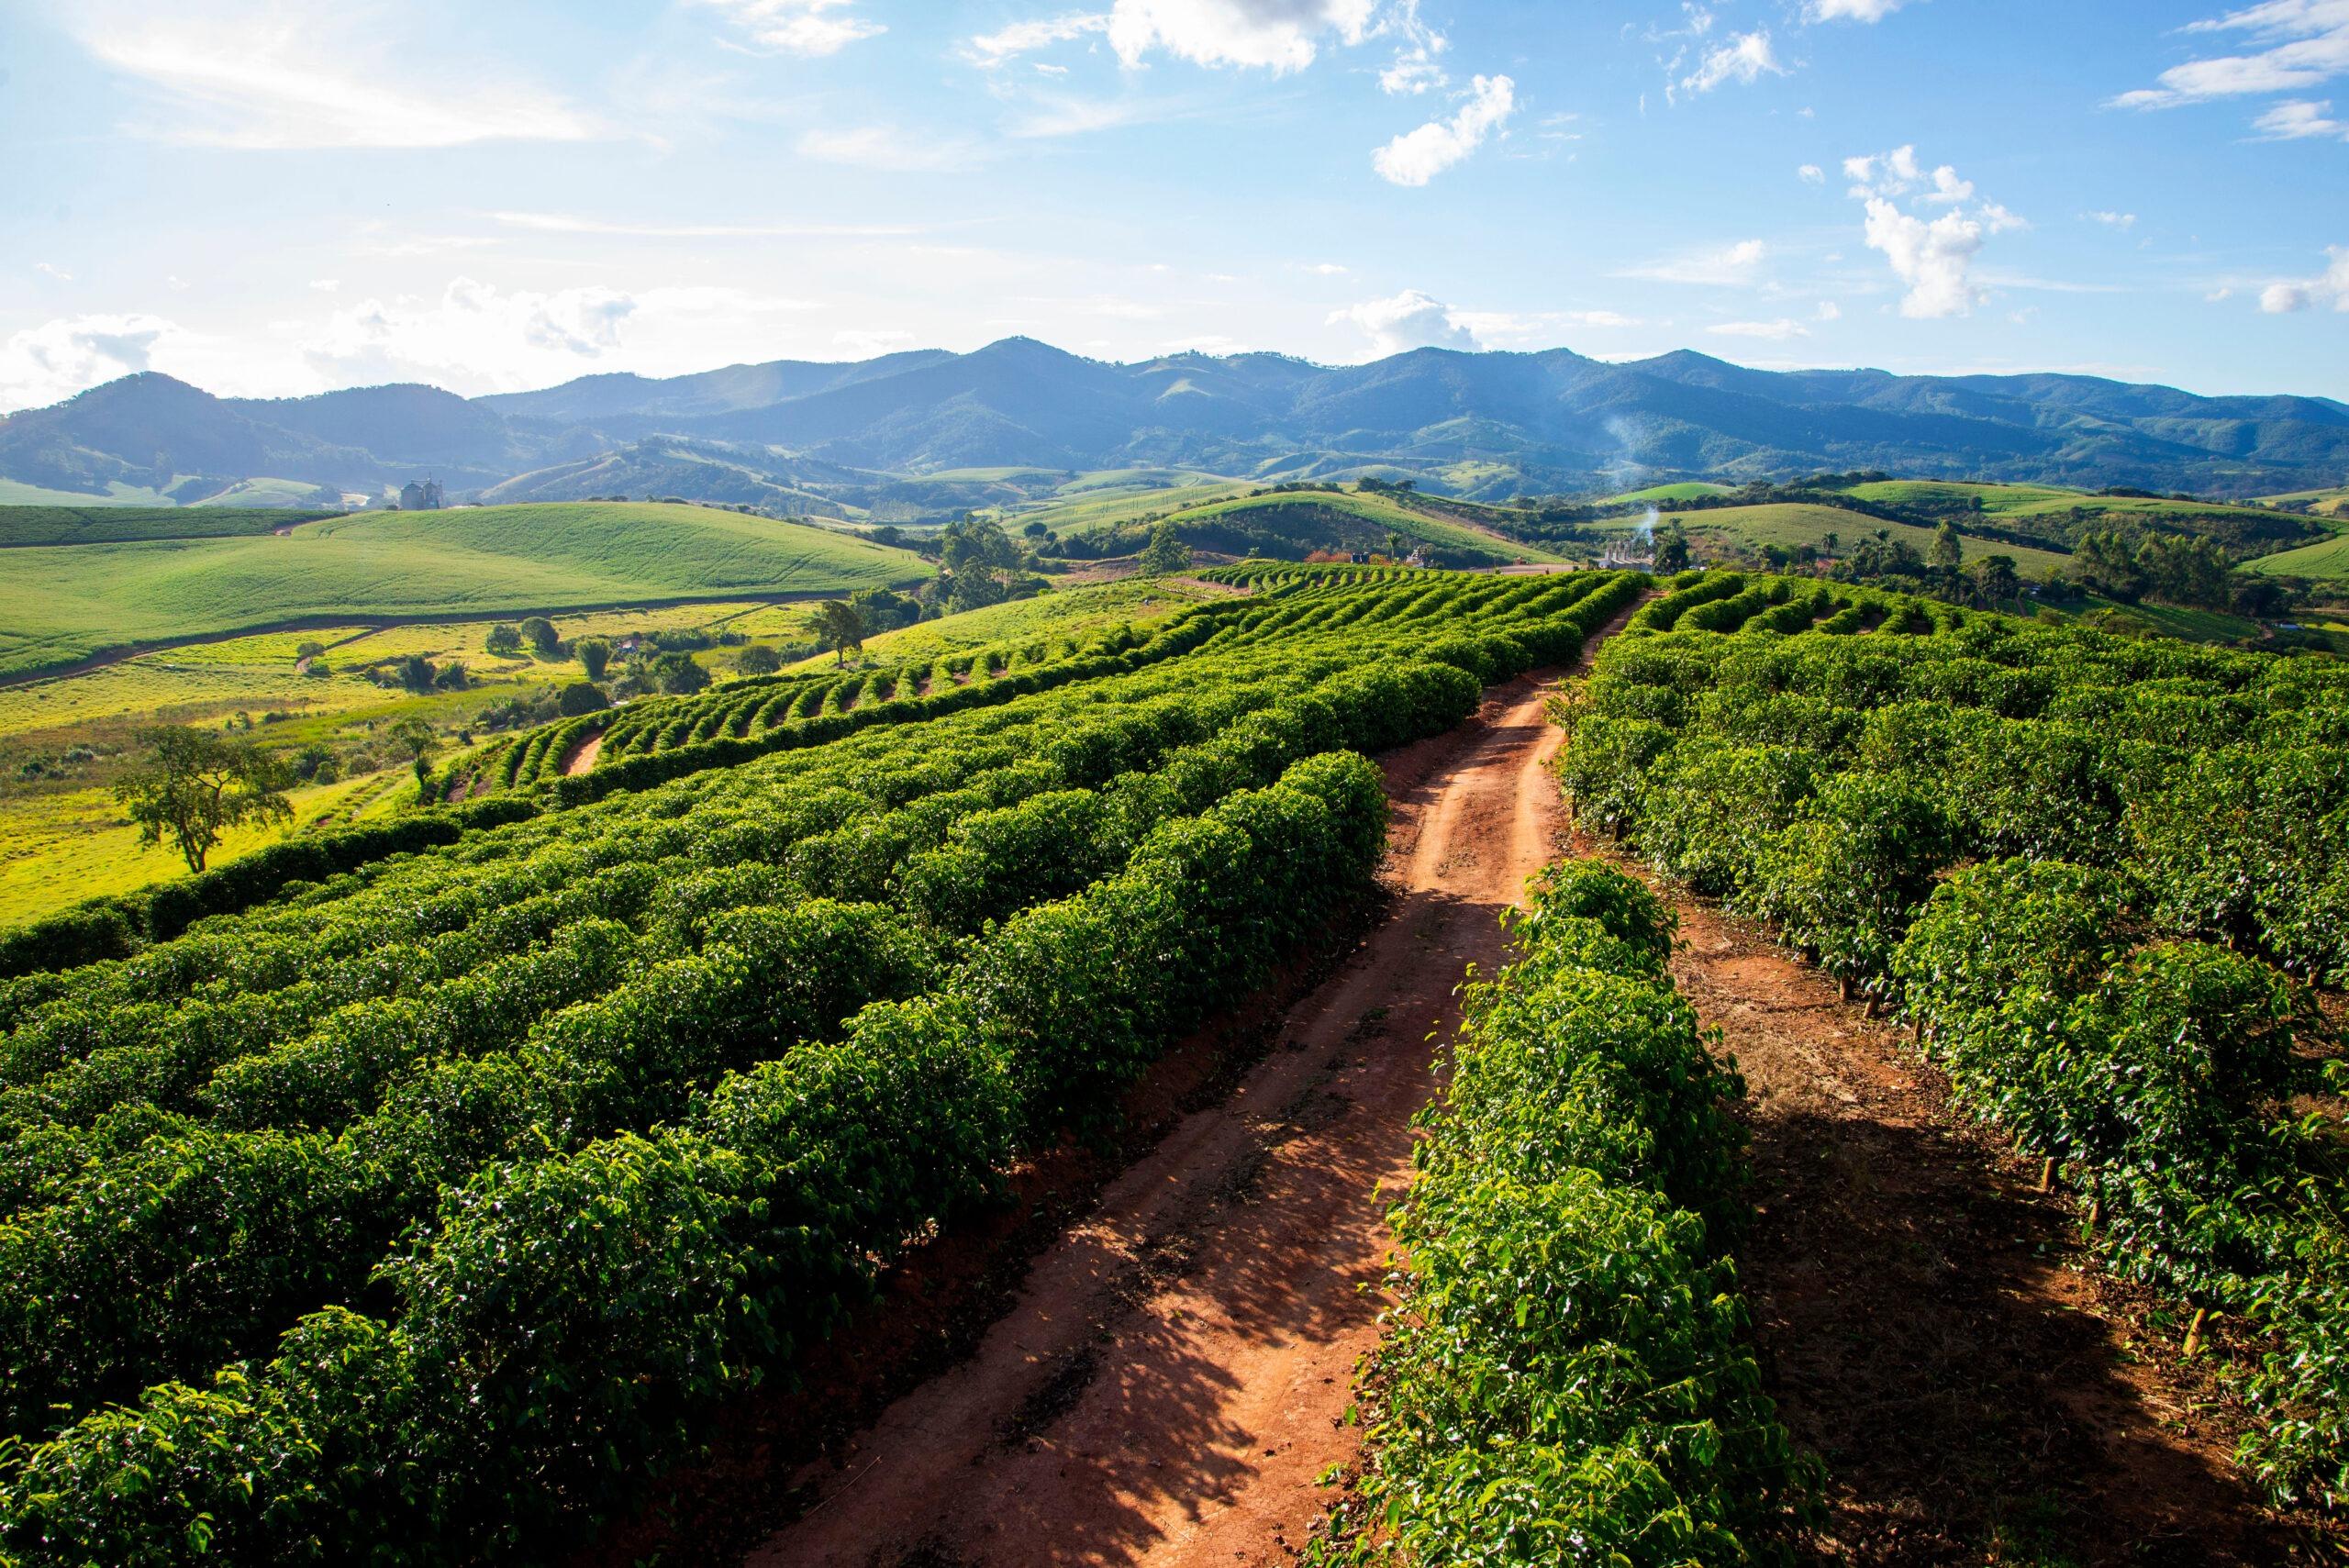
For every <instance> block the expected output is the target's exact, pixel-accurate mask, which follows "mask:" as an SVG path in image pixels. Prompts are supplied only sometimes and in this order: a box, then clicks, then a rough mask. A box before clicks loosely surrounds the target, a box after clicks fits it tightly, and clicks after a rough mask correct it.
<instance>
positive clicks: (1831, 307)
mask: <svg viewBox="0 0 2349 1568" xmlns="http://www.w3.org/2000/svg"><path fill="white" fill-rule="evenodd" d="M1817 316H1818V318H1819V319H1820V320H1821V321H1841V320H1842V319H1843V307H1842V306H1840V305H1838V304H1836V303H1835V302H1834V301H1833V300H1831V299H1822V300H1820V302H1819V309H1818V312H1817Z"/></svg>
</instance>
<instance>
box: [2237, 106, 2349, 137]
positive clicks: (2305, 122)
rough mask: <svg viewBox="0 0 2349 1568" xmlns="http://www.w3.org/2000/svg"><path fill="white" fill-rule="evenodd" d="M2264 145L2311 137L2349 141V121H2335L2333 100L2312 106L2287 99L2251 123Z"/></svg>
mask: <svg viewBox="0 0 2349 1568" xmlns="http://www.w3.org/2000/svg"><path fill="white" fill-rule="evenodd" d="M2251 128H2253V129H2254V130H2255V131H2257V132H2259V135H2260V139H2261V140H2263V141H2299V140H2303V139H2307V138H2309V137H2315V136H2325V137H2339V138H2340V139H2342V140H2343V141H2349V121H2343V120H2337V119H2334V118H2333V117H2332V100H2331V99H2330V98H2327V99H2325V100H2323V101H2322V102H2320V103H2310V102H2309V101H2308V100H2307V99H2305V98H2288V99H2286V100H2285V101H2284V102H2282V103H2280V104H2278V105H2277V106H2275V107H2274V108H2272V109H2269V110H2268V111H2267V112H2266V114H2264V115H2262V116H2260V117H2258V118H2257V119H2255V120H2254V121H2252V122H2251Z"/></svg>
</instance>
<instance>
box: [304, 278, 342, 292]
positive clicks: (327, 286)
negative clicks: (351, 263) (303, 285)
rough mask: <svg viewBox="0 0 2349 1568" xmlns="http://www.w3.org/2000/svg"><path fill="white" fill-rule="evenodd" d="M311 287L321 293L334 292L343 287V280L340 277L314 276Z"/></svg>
mask: <svg viewBox="0 0 2349 1568" xmlns="http://www.w3.org/2000/svg"><path fill="white" fill-rule="evenodd" d="M310 287H311V288H313V289H315V290H317V292H318V293H320V294H332V293H334V292H335V291H336V290H337V289H339V288H340V287H342V280H341V279H340V278H312V279H311V280H310Z"/></svg>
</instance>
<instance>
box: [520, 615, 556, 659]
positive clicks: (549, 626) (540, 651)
mask: <svg viewBox="0 0 2349 1568" xmlns="http://www.w3.org/2000/svg"><path fill="white" fill-rule="evenodd" d="M522 639H523V640H524V641H526V642H528V643H529V645H530V651H532V652H534V653H536V654H537V655H538V656H539V657H540V658H541V659H551V658H553V657H554V656H555V655H556V654H558V653H560V652H562V638H560V637H558V636H556V635H555V629H554V622H552V621H551V620H549V619H547V617H544V616H532V617H530V618H529V620H526V621H524V622H523V623H522Z"/></svg>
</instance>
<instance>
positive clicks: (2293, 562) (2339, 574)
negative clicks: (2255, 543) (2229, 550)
mask: <svg viewBox="0 0 2349 1568" xmlns="http://www.w3.org/2000/svg"><path fill="white" fill-rule="evenodd" d="M2335 526H2336V528H2338V529H2339V531H2338V532H2336V533H2334V534H2333V536H2332V538H2331V539H2319V540H2317V541H2316V542H2315V543H2314V544H2304V545H2302V546H2300V548H2299V549H2298V550H2285V551H2283V552H2282V553H2281V554H2277V555H2263V556H2261V557H2260V558H2259V559H2258V560H2256V561H2247V562H2243V570H2244V571H2245V572H2257V573H2263V574H2264V575H2266V576H2269V577H2313V578H2321V579H2328V580H2330V581H2332V582H2335V583H2349V521H2343V522H2342V523H2338V524H2336V525H2335Z"/></svg>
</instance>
